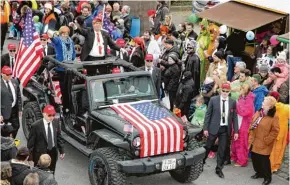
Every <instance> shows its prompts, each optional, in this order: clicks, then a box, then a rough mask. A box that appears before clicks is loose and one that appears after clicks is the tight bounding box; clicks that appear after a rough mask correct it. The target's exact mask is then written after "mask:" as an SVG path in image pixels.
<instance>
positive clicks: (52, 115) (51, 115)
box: [47, 114, 55, 117]
mask: <svg viewBox="0 0 290 185" xmlns="http://www.w3.org/2000/svg"><path fill="white" fill-rule="evenodd" d="M47 116H48V117H55V114H49V115H47Z"/></svg>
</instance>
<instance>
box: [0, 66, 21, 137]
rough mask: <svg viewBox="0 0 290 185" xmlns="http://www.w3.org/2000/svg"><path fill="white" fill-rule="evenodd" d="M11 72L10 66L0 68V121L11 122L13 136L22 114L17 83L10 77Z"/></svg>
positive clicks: (15, 133)
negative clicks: (0, 69)
mask: <svg viewBox="0 0 290 185" xmlns="http://www.w3.org/2000/svg"><path fill="white" fill-rule="evenodd" d="M11 74H12V70H11V68H10V67H8V66H4V67H3V68H2V79H1V115H0V121H1V122H2V121H3V122H4V123H6V124H8V123H11V124H12V127H13V132H12V136H13V138H15V137H16V135H17V132H18V129H19V117H20V116H21V115H22V101H21V94H20V88H19V83H18V81H17V80H16V79H11Z"/></svg>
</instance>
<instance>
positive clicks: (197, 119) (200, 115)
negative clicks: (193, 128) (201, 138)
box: [190, 104, 207, 127]
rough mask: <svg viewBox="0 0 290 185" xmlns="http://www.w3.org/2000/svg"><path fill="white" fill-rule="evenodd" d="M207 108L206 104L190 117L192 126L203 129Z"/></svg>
mask: <svg viewBox="0 0 290 185" xmlns="http://www.w3.org/2000/svg"><path fill="white" fill-rule="evenodd" d="M206 110H207V107H206V105H205V104H203V105H202V106H200V107H198V108H196V109H195V112H194V113H193V114H192V115H191V116H190V118H191V117H192V119H191V124H192V125H197V126H200V127H203V123H204V117H205V114H206Z"/></svg>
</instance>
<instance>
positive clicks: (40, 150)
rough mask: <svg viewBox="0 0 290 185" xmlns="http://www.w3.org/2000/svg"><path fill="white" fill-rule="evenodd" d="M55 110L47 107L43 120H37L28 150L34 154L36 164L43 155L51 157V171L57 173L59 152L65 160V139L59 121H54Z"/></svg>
mask: <svg viewBox="0 0 290 185" xmlns="http://www.w3.org/2000/svg"><path fill="white" fill-rule="evenodd" d="M55 114H56V112H55V109H54V107H53V106H52V105H46V106H45V107H44V109H43V119H40V120H37V121H36V122H35V123H33V124H32V126H31V131H30V134H29V138H28V142H27V148H29V150H30V151H31V153H32V158H33V161H34V164H35V165H36V164H37V163H38V160H39V157H40V156H41V155H42V154H48V155H49V156H50V157H51V164H50V166H49V169H50V170H51V171H53V172H54V171H55V166H56V161H57V156H58V153H57V150H58V151H59V153H60V159H62V160H63V159H64V156H65V153H64V139H63V137H62V135H61V128H60V124H59V121H58V120H54V117H55Z"/></svg>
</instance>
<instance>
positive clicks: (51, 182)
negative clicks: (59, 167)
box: [33, 168, 57, 185]
mask: <svg viewBox="0 0 290 185" xmlns="http://www.w3.org/2000/svg"><path fill="white" fill-rule="evenodd" d="M33 171H34V172H36V173H37V174H38V175H39V185H57V182H56V180H55V179H54V176H53V173H52V172H51V171H49V170H42V169H40V168H33Z"/></svg>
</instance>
